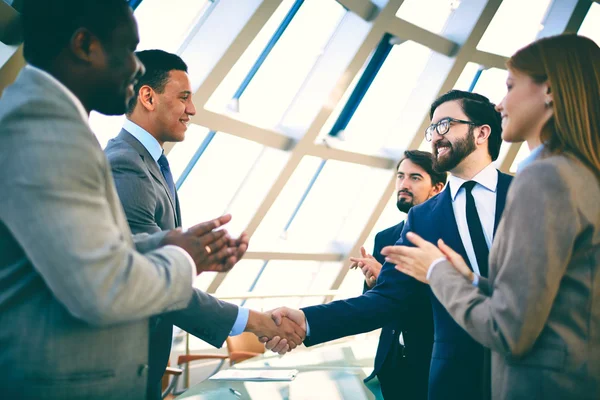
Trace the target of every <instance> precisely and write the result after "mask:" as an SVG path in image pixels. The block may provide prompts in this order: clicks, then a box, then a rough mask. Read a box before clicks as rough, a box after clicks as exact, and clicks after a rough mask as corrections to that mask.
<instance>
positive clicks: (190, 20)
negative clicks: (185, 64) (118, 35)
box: [134, 0, 211, 53]
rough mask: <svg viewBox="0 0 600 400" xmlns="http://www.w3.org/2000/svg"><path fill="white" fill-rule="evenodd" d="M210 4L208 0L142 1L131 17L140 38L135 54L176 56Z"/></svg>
mask: <svg viewBox="0 0 600 400" xmlns="http://www.w3.org/2000/svg"><path fill="white" fill-rule="evenodd" d="M210 4H211V2H209V1H207V0H170V1H164V0H144V1H142V3H141V4H140V5H139V7H137V8H136V9H135V13H134V15H135V18H136V20H137V22H138V30H139V34H140V44H139V45H138V50H149V49H161V50H165V51H168V52H170V53H177V51H178V50H179V48H180V46H181V45H182V44H183V42H184V40H185V39H186V38H187V36H188V34H189V33H190V31H191V29H192V28H193V27H194V25H196V24H197V23H198V22H199V21H200V19H201V18H202V15H203V14H204V13H205V12H206V10H207V9H208V8H209V7H210Z"/></svg>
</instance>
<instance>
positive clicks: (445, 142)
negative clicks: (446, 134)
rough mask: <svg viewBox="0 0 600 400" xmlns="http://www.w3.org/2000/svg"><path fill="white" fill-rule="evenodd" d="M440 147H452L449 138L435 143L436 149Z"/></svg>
mask: <svg viewBox="0 0 600 400" xmlns="http://www.w3.org/2000/svg"><path fill="white" fill-rule="evenodd" d="M440 147H449V148H452V143H451V142H450V141H449V140H446V139H441V140H439V141H438V142H436V143H435V145H434V149H435V150H436V151H437V149H439V148H440Z"/></svg>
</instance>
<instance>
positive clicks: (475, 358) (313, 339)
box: [303, 172, 512, 400]
mask: <svg viewBox="0 0 600 400" xmlns="http://www.w3.org/2000/svg"><path fill="white" fill-rule="evenodd" d="M498 174H499V175H498V186H497V189H496V218H495V227H497V226H498V222H499V220H500V217H501V215H502V211H503V210H504V204H505V201H506V193H507V191H508V186H509V184H510V181H511V180H512V176H510V175H506V174H503V173H500V172H498ZM410 231H413V232H415V233H417V234H419V235H420V236H421V237H423V238H424V239H425V240H428V241H430V242H432V243H437V240H438V239H440V238H441V239H443V240H444V242H446V244H448V245H449V246H450V247H451V248H453V249H454V250H456V251H457V252H458V253H460V254H461V255H462V256H463V258H464V259H465V260H466V261H467V262H468V257H467V255H466V252H465V250H464V247H463V244H462V242H461V239H460V234H459V232H458V227H457V225H456V220H455V217H454V211H453V209H452V199H451V194H450V190H449V188H448V187H446V189H445V190H444V191H442V193H440V194H439V195H437V196H435V197H433V198H431V199H430V200H428V201H426V202H425V203H422V204H420V205H418V206H415V207H413V208H412V209H411V210H410V212H409V213H408V217H407V220H406V223H405V226H404V229H403V231H402V235H401V238H400V239H399V240H398V242H397V244H399V245H410V242H409V241H408V240H407V239H406V234H407V233H408V232H410ZM427 299H430V301H431V304H432V308H433V318H434V344H433V352H432V358H431V367H430V372H429V399H430V400H438V399H440V400H441V399H444V400H445V399H457V400H479V399H481V397H482V394H483V389H482V366H483V347H482V346H481V345H479V344H478V343H477V342H475V341H474V340H473V339H472V338H471V337H470V336H469V335H468V334H467V333H466V332H465V331H464V330H463V329H462V328H461V327H460V326H459V325H458V324H456V322H454V320H453V319H452V318H451V317H450V315H449V314H448V312H447V311H446V310H445V309H444V307H443V306H442V305H441V304H440V303H439V302H438V301H437V299H436V298H435V296H433V294H432V293H431V290H430V288H429V286H428V285H425V284H423V283H420V282H418V281H416V280H415V279H413V278H411V277H409V276H407V275H405V274H402V273H400V272H398V271H397V270H396V269H395V268H394V265H392V264H389V263H385V264H384V265H383V268H382V270H381V274H380V275H379V279H378V280H377V285H376V286H375V287H374V288H373V289H371V290H369V291H368V292H366V293H365V294H363V295H362V296H359V297H355V298H353V299H348V300H338V301H335V302H332V303H329V304H322V305H317V306H312V307H307V308H304V309H303V311H304V313H305V315H306V319H307V321H308V323H309V325H310V337H309V338H307V340H305V342H304V343H305V344H306V345H307V346H310V345H314V344H317V343H322V342H326V341H329V340H333V339H337V338H340V337H343V336H348V335H354V334H357V333H362V332H368V331H371V330H374V329H377V328H380V327H382V326H385V325H386V324H389V323H390V322H392V321H396V320H399V323H400V324H402V322H403V321H404V320H405V319H407V320H409V319H410V317H411V315H412V305H413V304H420V303H421V302H423V301H427Z"/></svg>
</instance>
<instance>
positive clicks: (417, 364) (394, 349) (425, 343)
mask: <svg viewBox="0 0 600 400" xmlns="http://www.w3.org/2000/svg"><path fill="white" fill-rule="evenodd" d="M403 228H404V221H402V222H400V223H399V224H397V225H394V226H392V227H390V228H387V229H385V230H383V231H381V232H379V233H378V234H377V235H376V236H375V246H374V247H373V257H375V259H376V260H377V261H378V262H379V263H380V264H382V265H383V264H385V256H383V255H382V254H381V250H382V249H383V248H384V247H386V246H392V245H393V244H395V243H396V242H397V241H398V239H399V238H400V235H401V234H402V229H403ZM368 290H370V289H369V287H368V286H366V284H365V287H364V291H363V293H365V292H367V291H368ZM401 320H402V318H401V316H399V318H397V319H396V320H395V321H393V322H392V323H390V324H388V325H386V326H384V327H383V328H382V330H381V335H380V336H379V345H378V347H377V355H376V356H375V365H374V369H373V372H372V373H371V375H370V376H368V377H367V378H366V379H365V382H368V381H369V380H371V379H373V378H374V377H375V375H377V374H379V372H380V371H381V372H382V373H383V372H384V371H383V369H382V367H383V365H384V362H385V361H386V358H387V357H388V355H391V356H393V358H392V360H394V361H392V363H391V364H390V363H388V364H387V365H386V367H385V368H388V369H389V368H393V369H394V371H385V373H386V374H387V375H388V376H389V375H391V374H395V375H397V376H398V379H394V380H393V381H391V382H386V384H390V383H391V384H392V385H393V386H394V387H393V388H390V389H391V390H393V392H392V393H397V394H400V393H401V394H402V395H403V396H404V397H406V398H407V399H425V398H427V381H428V378H429V363H430V361H431V347H432V344H433V317H432V315H431V304H430V302H429V299H428V298H424V299H423V301H422V302H421V303H420V304H413V307H412V318H411V321H403V322H404V323H402V324H399V322H400V321H401ZM400 332H402V337H403V341H404V346H405V348H404V349H402V348H401V345H400V343H399V341H398V340H399V336H400ZM392 353H398V354H392ZM400 360H401V362H399V361H400ZM380 383H381V384H382V386H383V384H384V382H383V381H382V380H380Z"/></svg>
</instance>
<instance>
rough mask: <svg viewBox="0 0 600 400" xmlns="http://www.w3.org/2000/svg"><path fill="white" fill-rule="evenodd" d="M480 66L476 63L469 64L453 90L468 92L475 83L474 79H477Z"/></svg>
mask: <svg viewBox="0 0 600 400" xmlns="http://www.w3.org/2000/svg"><path fill="white" fill-rule="evenodd" d="M479 68H480V66H479V65H478V64H475V63H472V62H470V63H467V65H466V66H465V69H463V72H461V74H460V76H459V77H458V80H457V81H456V83H455V84H454V87H453V89H457V90H463V91H468V90H469V89H470V88H471V84H472V83H473V79H475V75H476V74H477V71H478V70H479Z"/></svg>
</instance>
